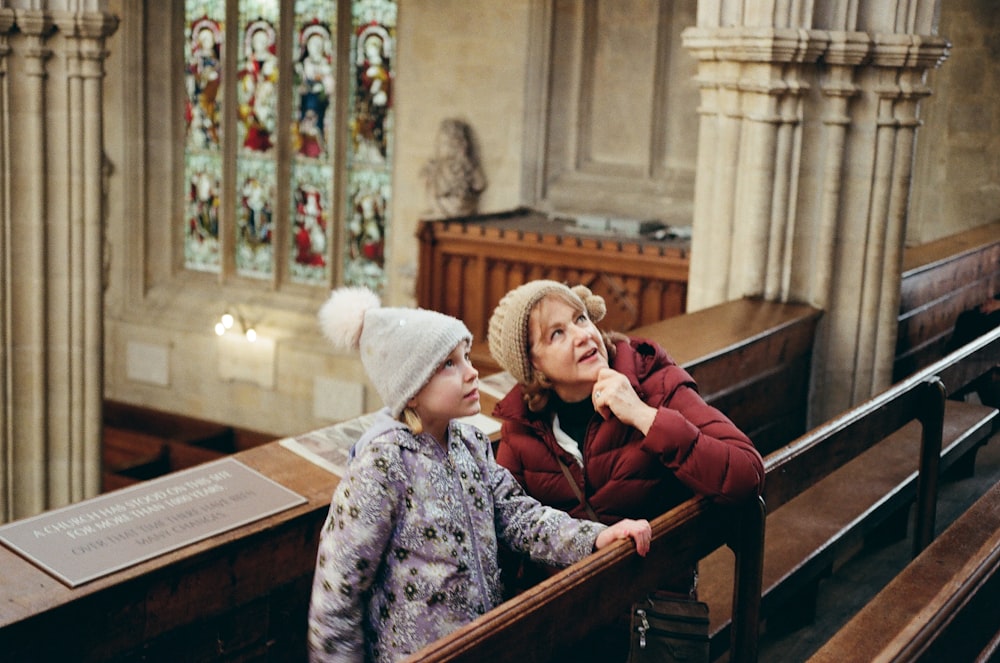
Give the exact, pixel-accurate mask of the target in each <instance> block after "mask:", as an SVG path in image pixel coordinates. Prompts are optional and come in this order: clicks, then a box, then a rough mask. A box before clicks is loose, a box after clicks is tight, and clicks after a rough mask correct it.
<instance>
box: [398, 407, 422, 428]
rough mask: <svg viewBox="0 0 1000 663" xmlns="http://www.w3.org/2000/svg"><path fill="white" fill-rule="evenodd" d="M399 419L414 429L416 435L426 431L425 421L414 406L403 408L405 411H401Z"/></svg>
mask: <svg viewBox="0 0 1000 663" xmlns="http://www.w3.org/2000/svg"><path fill="white" fill-rule="evenodd" d="M399 420H400V421H402V422H403V423H404V424H406V427H407V428H409V429H410V430H411V431H413V434H414V435H420V434H421V433H423V432H424V422H423V421H422V420H421V419H420V415H419V414H417V411H416V410H414V409H413V408H412V407H405V408H403V411H402V412H400V413H399Z"/></svg>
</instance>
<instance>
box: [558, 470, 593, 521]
mask: <svg viewBox="0 0 1000 663" xmlns="http://www.w3.org/2000/svg"><path fill="white" fill-rule="evenodd" d="M556 460H557V461H559V469H561V470H562V473H563V476H564V477H566V481H569V485H570V486H572V487H573V492H574V493H575V494H576V499H578V500H580V504H582V505H583V508H584V509H586V510H587V516H588V517H589V518H590V519H591V520H593V521H595V522H600V520H598V518H597V514H596V513H594V509H592V508H591V506H590V503H589V502H588V501H587V498H586V497H584V496H583V493H582V492H581V491H580V486H579V485H577V483H576V481H574V480H573V475H572V474H570V471H569V468H568V467H566V463H564V462H563V460H562V458H556Z"/></svg>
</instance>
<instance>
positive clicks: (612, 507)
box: [493, 338, 764, 524]
mask: <svg viewBox="0 0 1000 663" xmlns="http://www.w3.org/2000/svg"><path fill="white" fill-rule="evenodd" d="M616 347H617V353H616V355H615V359H614V361H613V362H612V368H614V369H615V370H616V371H619V372H621V373H623V374H624V375H626V376H627V377H628V379H629V381H630V382H631V383H632V387H633V388H634V389H635V390H636V393H637V394H638V395H639V397H640V398H641V399H642V400H643V401H644V402H645V403H647V404H649V405H652V406H653V407H656V408H658V409H659V412H658V413H657V415H656V419H655V420H654V423H653V426H652V428H650V430H649V434H648V435H646V436H645V437H644V436H643V435H642V433H640V432H639V431H638V430H637V429H635V428H632V427H631V426H628V425H626V424H624V423H622V422H621V421H619V420H618V419H617V418H615V417H613V416H612V417H611V418H610V419H608V420H607V421H605V420H604V419H603V418H601V416H600V415H598V414H595V415H594V419H593V420H592V421H591V423H590V426H589V427H588V429H587V434H586V439H585V441H584V443H583V449H582V451H583V459H584V469H583V471H581V468H580V466H579V465H578V464H577V463H576V461H575V460H574V459H573V458H572V456H570V455H569V454H568V453H567V452H566V451H564V450H563V449H562V448H561V447H560V446H559V444H558V443H557V442H556V439H555V436H554V434H553V432H552V414H551V412H548V411H543V412H538V413H534V412H531V411H530V410H528V408H527V406H526V405H525V404H524V399H523V398H522V392H521V387H520V386H516V387H514V389H512V390H511V391H510V393H508V394H507V395H506V396H505V397H504V398H503V400H501V401H500V402H499V403H498V404H497V406H496V408H494V410H493V416H495V417H497V418H499V419H502V420H503V422H502V425H501V440H500V445H499V448H498V450H497V461H499V462H500V464H501V465H503V466H505V467H507V468H508V469H509V470H510V471H511V472H512V473H513V474H514V476H515V477H516V478H517V480H518V481H519V482H520V483H521V485H522V486H524V488H525V490H526V491H527V492H528V493H529V494H530V495H532V496H534V497H535V498H536V499H538V500H539V501H540V502H542V503H544V504H548V505H550V506H554V507H557V508H559V509H562V510H564V511H568V512H570V513H571V514H572V515H573V516H575V517H577V518H586V517H587V513H586V511H585V510H584V508H583V507H582V506H581V505H580V502H579V500H578V499H577V497H576V495H575V494H574V492H573V489H572V488H571V486H570V485H569V483H568V482H567V481H566V477H565V476H564V475H563V473H562V470H561V469H560V467H559V464H558V462H557V461H556V458H557V457H559V458H562V460H563V462H564V463H565V464H566V465H567V467H569V468H570V472H572V474H573V477H574V478H575V479H576V482H577V484H578V485H579V486H580V487H581V488H582V489H583V492H584V495H586V497H587V501H588V502H590V505H591V507H593V509H594V511H595V512H596V514H597V516H598V518H600V519H601V521H602V522H605V523H608V524H611V523H614V522H616V521H618V520H620V519H621V518H647V519H649V518H654V517H656V516H658V515H660V514H661V513H663V512H664V511H666V510H668V509H670V508H671V507H673V506H676V505H677V504H679V503H680V502H682V501H684V500H685V499H687V498H688V497H690V496H691V495H692V493H695V494H699V495H705V496H708V497H710V498H712V499H714V500H715V501H717V502H720V503H734V502H738V501H742V500H745V499H748V498H751V497H754V496H756V495H759V494H760V491H761V489H762V488H763V482H764V463H763V461H762V459H761V457H760V453H759V452H758V451H757V450H756V449H755V448H754V446H753V443H752V442H751V441H750V439H749V438H748V437H747V436H746V435H745V434H744V433H743V432H742V431H740V430H739V429H738V428H737V427H736V425H735V424H733V422H732V421H730V420H729V418H728V417H726V416H725V415H724V414H722V413H721V412H720V411H719V410H717V409H716V408H714V407H712V406H710V405H708V404H707V403H705V401H704V400H702V398H701V396H700V395H698V392H697V385H696V384H695V382H694V380H693V379H692V377H691V376H690V375H689V374H688V373H687V371H685V370H684V369H682V368H681V367H680V366H678V365H677V364H676V363H674V361H673V360H672V359H671V358H670V357H669V356H667V353H666V351H665V350H664V349H663V348H661V347H660V346H658V345H656V344H655V343H653V342H651V341H647V340H644V339H637V338H633V339H630V340H628V341H620V342H618V343H617V344H616Z"/></svg>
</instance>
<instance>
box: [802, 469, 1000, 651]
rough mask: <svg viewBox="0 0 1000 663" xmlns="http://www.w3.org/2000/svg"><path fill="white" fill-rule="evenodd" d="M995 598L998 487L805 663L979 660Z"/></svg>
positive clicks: (994, 621) (997, 624)
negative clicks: (808, 662)
mask: <svg viewBox="0 0 1000 663" xmlns="http://www.w3.org/2000/svg"><path fill="white" fill-rule="evenodd" d="M997 592H1000V484H997V485H995V486H993V488H991V489H990V490H989V491H987V492H986V493H985V494H984V495H983V496H982V497H980V498H979V499H978V500H977V501H976V502H975V504H973V505H972V506H971V507H970V508H969V509H968V510H966V511H965V512H964V513H963V514H962V515H961V516H959V517H958V519H957V520H955V521H954V522H953V523H952V524H951V525H950V526H949V527H948V528H947V529H946V530H945V531H944V532H943V533H942V534H941V535H940V536H939V537H938V538H937V539H936V540H935V541H934V542H933V543H931V545H930V546H928V547H927V549H925V550H924V551H923V552H922V553H920V555H919V556H917V557H916V558H915V559H914V560H913V561H912V562H910V563H909V564H908V565H907V566H906V567H905V568H904V569H903V570H902V571H901V572H900V573H899V574H898V575H897V576H896V577H895V578H894V579H893V580H891V581H890V582H889V584H888V585H886V586H885V587H884V588H883V589H882V590H881V591H880V592H879V593H878V594H877V595H876V596H875V598H873V599H872V600H871V601H869V602H868V603H867V604H866V605H865V606H864V607H863V608H862V609H861V610H860V611H859V612H858V613H857V614H856V615H855V616H854V617H853V618H852V619H851V620H850V621H849V622H848V623H847V624H845V625H844V626H843V627H841V629H840V630H839V631H838V632H837V633H836V634H835V635H834V636H833V637H832V638H830V640H829V641H827V643H826V644H824V645H823V646H822V647H821V648H820V649H819V650H818V651H817V652H816V653H815V654H814V655H813V656H812V657H811V658H810V659H809V660H810V661H812V662H814V663H826V662H831V663H832V662H834V661H836V662H838V663H839V662H840V661H847V660H857V661H862V660H863V661H876V660H880V661H889V660H892V661H917V660H925V661H944V660H951V661H972V660H987V659H989V658H990V656H992V655H993V654H995V653H996V644H997V643H996V642H995V641H994V634H997V633H1000V604H998V603H997V601H996V596H997ZM980 656H982V657H981V658H980Z"/></svg>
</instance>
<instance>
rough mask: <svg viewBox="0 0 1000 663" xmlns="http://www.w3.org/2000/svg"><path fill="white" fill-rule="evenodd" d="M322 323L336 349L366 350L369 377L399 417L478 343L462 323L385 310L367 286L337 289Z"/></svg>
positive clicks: (416, 311)
mask: <svg viewBox="0 0 1000 663" xmlns="http://www.w3.org/2000/svg"><path fill="white" fill-rule="evenodd" d="M319 322H320V327H321V328H322V330H323V334H324V336H326V338H327V339H329V340H330V342H331V343H333V345H334V347H337V348H339V349H343V350H360V351H361V363H362V364H363V365H364V367H365V372H366V373H368V377H369V379H370V380H371V381H372V384H374V385H375V390H376V391H378V394H379V396H381V397H382V400H383V401H384V402H385V404H386V406H388V408H389V410H390V411H391V412H392V416H394V417H398V416H399V414H400V413H401V412H402V411H403V409H404V408H405V407H406V403H407V402H408V401H409V400H410V399H411V398H413V397H414V396H415V395H416V394H417V392H419V391H420V390H421V389H422V388H423V387H424V385H425V384H427V382H428V381H430V379H431V377H433V375H434V372H435V371H436V370H437V368H438V366H440V365H441V363H442V362H443V361H444V360H445V359H447V357H448V355H450V354H451V352H452V350H454V349H455V348H456V347H458V344H459V343H461V342H463V341H467V342H469V343H471V342H472V333H471V332H470V331H469V329H468V328H467V327H466V326H465V324H464V323H463V322H462V321H461V320H458V319H456V318H453V317H451V316H449V315H444V314H443V313H437V312H435V311H428V310H425V309H421V308H390V307H383V306H382V302H381V300H380V299H379V297H378V295H376V294H375V293H374V292H372V291H371V290H369V289H368V288H365V287H346V288H338V289H336V290H334V291H333V292H332V293H331V294H330V298H329V299H328V300H327V301H326V303H325V304H323V306H322V307H321V308H320V310H319Z"/></svg>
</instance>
